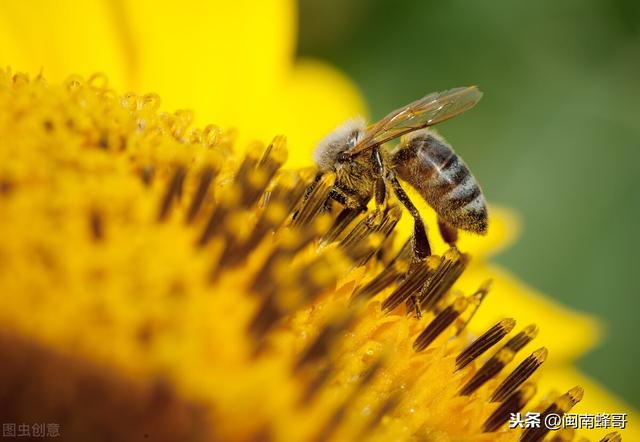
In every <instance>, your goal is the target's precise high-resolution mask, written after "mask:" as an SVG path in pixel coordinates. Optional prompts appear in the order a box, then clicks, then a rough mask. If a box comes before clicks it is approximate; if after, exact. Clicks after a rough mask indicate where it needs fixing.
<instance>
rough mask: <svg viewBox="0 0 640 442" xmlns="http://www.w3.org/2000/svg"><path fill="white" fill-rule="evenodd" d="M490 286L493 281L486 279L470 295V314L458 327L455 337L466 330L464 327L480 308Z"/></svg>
mask: <svg viewBox="0 0 640 442" xmlns="http://www.w3.org/2000/svg"><path fill="white" fill-rule="evenodd" d="M492 284H493V280H491V279H487V280H486V281H485V282H483V283H482V285H481V286H480V288H478V290H477V291H476V292H475V293H474V294H473V295H471V303H470V304H471V305H472V309H471V313H469V315H468V316H467V319H465V320H464V321H462V323H461V324H460V325H458V332H457V333H456V334H457V335H459V334H460V333H462V331H463V330H464V329H465V328H466V326H467V325H469V322H471V320H472V319H473V317H474V316H475V314H476V312H477V311H478V309H479V308H480V305H481V304H482V301H484V298H486V296H487V294H488V293H489V290H491V285H492Z"/></svg>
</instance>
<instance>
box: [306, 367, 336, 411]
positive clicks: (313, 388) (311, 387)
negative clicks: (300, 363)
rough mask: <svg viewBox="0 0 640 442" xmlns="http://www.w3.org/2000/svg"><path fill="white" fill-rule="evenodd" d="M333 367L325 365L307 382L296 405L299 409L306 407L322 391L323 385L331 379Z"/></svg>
mask: <svg viewBox="0 0 640 442" xmlns="http://www.w3.org/2000/svg"><path fill="white" fill-rule="evenodd" d="M334 371H335V367H334V366H333V364H330V363H328V364H326V365H325V366H324V367H323V368H322V369H321V370H320V371H318V372H317V373H316V375H315V376H314V377H313V379H311V381H309V382H307V384H306V388H305V389H304V392H303V393H302V395H301V396H300V399H299V400H298V405H299V406H301V407H304V406H308V405H310V404H311V402H312V401H313V399H314V397H315V396H316V394H317V393H318V392H319V391H320V390H321V389H322V387H323V386H324V385H325V383H326V382H327V381H328V380H329V379H330V378H331V375H332V374H333V373H334Z"/></svg>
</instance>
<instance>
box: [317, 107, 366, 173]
mask: <svg viewBox="0 0 640 442" xmlns="http://www.w3.org/2000/svg"><path fill="white" fill-rule="evenodd" d="M365 128H366V122H365V120H364V118H362V117H355V118H352V119H350V120H347V121H346V122H344V123H343V124H341V125H340V126H338V127H337V128H336V129H335V130H334V131H332V132H331V133H330V134H328V135H327V136H326V137H324V138H323V139H322V140H320V142H318V145H317V146H316V148H315V150H314V151H313V161H315V163H316V164H317V165H318V168H319V169H320V170H321V171H323V172H325V171H328V170H332V169H333V166H334V164H335V162H336V156H337V155H338V154H339V153H341V152H344V151H346V150H348V149H351V148H352V147H353V146H355V145H356V144H357V142H358V140H360V138H362V136H363V135H364V132H365Z"/></svg>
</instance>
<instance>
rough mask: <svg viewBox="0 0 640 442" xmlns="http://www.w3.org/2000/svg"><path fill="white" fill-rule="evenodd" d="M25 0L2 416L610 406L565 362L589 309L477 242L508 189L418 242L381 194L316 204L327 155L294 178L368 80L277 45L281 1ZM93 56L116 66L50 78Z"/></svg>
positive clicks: (181, 428)
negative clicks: (482, 215) (543, 292)
mask: <svg viewBox="0 0 640 442" xmlns="http://www.w3.org/2000/svg"><path fill="white" fill-rule="evenodd" d="M206 8H210V9H206ZM36 10H37V13H35V14H34V7H33V5H31V6H30V7H29V8H27V7H26V6H22V5H20V4H19V3H16V4H11V5H10V6H7V8H6V11H4V13H3V14H4V15H3V16H2V20H4V21H5V23H4V24H5V25H6V26H3V27H2V28H1V29H3V31H0V32H4V33H5V34H6V35H3V37H5V38H3V39H2V43H1V44H2V45H3V48H2V53H3V54H4V56H5V57H7V58H6V59H5V60H4V61H5V62H11V63H12V64H14V65H17V66H19V67H20V68H22V69H24V68H26V69H27V70H31V71H32V72H34V71H35V72H37V71H38V69H40V67H42V68H43V71H44V74H43V75H44V76H46V77H48V78H51V79H52V83H53V85H49V84H48V83H47V82H46V81H45V80H44V79H43V75H36V76H35V77H34V78H30V77H29V76H27V75H25V74H19V73H18V74H15V73H13V72H12V71H10V70H5V71H3V72H2V74H1V83H0V94H1V100H0V125H1V128H0V130H1V131H2V137H1V139H2V146H0V154H1V155H2V161H1V164H2V166H1V167H0V192H1V193H0V204H1V207H2V213H3V217H2V220H1V221H0V230H1V231H2V234H1V237H2V244H1V245H0V261H1V262H2V264H3V265H2V266H1V269H2V270H1V272H2V273H1V274H0V293H2V305H3V309H2V311H1V312H0V315H1V317H2V324H3V326H2V330H1V331H0V339H1V343H0V349H1V350H0V351H2V353H3V360H5V361H8V363H6V364H4V366H3V367H2V369H1V371H0V385H1V388H2V390H1V391H2V397H3V398H10V399H6V400H3V405H2V415H3V416H7V418H6V419H5V420H6V421H9V422H11V421H13V422H40V421H43V420H46V421H47V422H58V423H60V425H61V432H62V433H63V436H65V437H68V438H69V439H76V440H96V437H97V436H96V434H97V433H99V434H102V435H103V437H104V439H105V440H139V439H141V438H144V437H146V438H150V439H151V440H209V439H221V440H267V439H275V440H326V439H330V438H333V439H335V440H359V439H363V438H367V437H368V438H371V439H374V440H387V439H403V438H411V437H415V436H418V437H422V438H426V439H429V440H431V439H433V440H515V439H517V438H518V437H520V436H521V434H522V433H523V432H522V431H520V430H517V429H516V430H508V429H507V428H506V426H505V423H506V421H507V419H508V418H509V413H512V412H516V411H517V410H521V409H522V410H523V411H526V410H539V411H544V410H546V409H548V408H549V407H556V408H557V409H560V410H562V412H569V410H570V409H571V407H572V406H573V405H575V407H574V408H573V409H572V410H571V412H575V413H585V412H589V413H601V412H624V411H626V410H627V409H626V408H625V407H624V406H623V405H621V404H619V403H618V402H616V401H615V400H614V399H613V398H612V397H611V396H609V395H608V394H607V393H606V391H605V390H603V389H602V388H600V387H598V386H597V385H595V384H594V383H593V382H592V381H590V380H589V379H587V378H585V377H584V375H582V374H580V373H579V372H578V371H577V370H576V369H575V368H573V367H572V361H573V360H574V359H575V358H576V357H577V356H578V355H580V354H582V353H583V352H585V351H586V350H588V349H589V348H590V347H591V346H592V345H593V344H594V342H595V341H596V339H597V336H598V328H597V324H596V323H595V322H594V321H593V320H592V319H590V318H588V317H585V316H584V315H580V314H577V313H575V312H571V311H568V310H566V309H563V308H561V307H560V306H558V305H556V304H554V303H552V302H551V301H549V300H546V299H544V298H543V297H542V296H540V295H539V294H537V293H534V292H533V291H532V290H531V289H529V288H527V287H526V286H524V285H523V284H522V283H520V282H519V281H517V280H515V279H514V278H513V277H511V276H509V275H508V274H507V273H506V272H505V271H504V270H502V269H500V268H498V267H496V266H495V265H492V264H489V263H488V260H487V258H488V257H490V255H491V253H495V251H497V250H498V249H499V248H500V247H504V246H505V245H506V244H507V243H508V242H509V241H511V240H513V238H514V237H515V236H516V230H517V229H516V227H515V226H516V225H517V222H516V220H515V217H514V215H513V214H511V213H509V212H508V211H506V210H501V209H498V208H494V209H493V210H492V216H493V218H492V225H491V229H490V232H489V235H488V237H486V238H477V237H472V236H465V235H463V236H462V238H461V240H460V241H459V244H458V248H457V249H449V248H448V246H446V245H445V244H444V243H442V242H439V240H438V239H437V238H435V237H434V238H433V242H434V251H435V253H436V255H434V256H432V257H430V258H429V259H428V260H427V261H426V262H424V263H421V264H420V265H418V264H416V263H414V262H412V260H411V259H410V256H409V255H410V254H409V253H408V251H409V248H408V246H407V245H406V244H409V243H408V242H407V240H408V238H407V236H408V234H407V232H409V231H410V229H408V228H407V227H406V223H407V222H408V220H407V217H406V216H405V217H402V211H401V210H400V209H399V207H398V206H395V205H393V204H392V205H390V206H389V208H388V209H387V210H386V211H385V212H384V213H377V212H370V213H366V214H358V215H357V216H356V215H353V214H346V213H343V212H341V211H340V210H339V208H338V207H333V208H332V209H330V210H324V209H325V207H324V201H325V200H326V193H327V192H328V189H330V187H331V183H332V181H331V180H332V177H331V176H330V175H328V176H326V177H325V178H324V179H323V181H322V182H321V183H320V185H318V186H317V187H316V188H315V189H314V191H313V192H312V193H311V194H309V195H306V197H305V195H304V193H305V189H307V188H308V184H309V180H310V179H311V178H312V172H311V171H309V170H307V169H293V167H294V166H298V165H301V164H305V162H308V160H307V158H308V157H309V154H308V152H309V150H310V147H311V146H312V145H313V142H314V141H315V140H316V139H318V138H320V136H321V135H322V134H323V133H324V132H326V131H327V130H329V129H330V128H331V127H332V126H333V125H335V124H336V123H337V122H339V121H340V120H342V119H343V117H347V116H351V115H353V114H354V113H358V112H362V108H363V105H362V102H361V100H360V99H359V98H358V94H357V92H356V91H355V90H354V89H353V87H352V86H351V85H350V83H349V82H348V81H347V80H346V79H345V78H344V77H342V76H341V75H340V74H339V73H337V72H336V71H335V70H333V69H331V68H329V67H327V66H325V65H322V64H320V63H317V62H312V61H305V62H294V61H293V58H292V47H293V44H292V42H293V41H294V35H293V34H294V32H293V26H292V23H293V15H294V8H293V5H292V4H291V3H288V2H282V3H278V2H275V3H271V2H264V3H262V2H259V3H258V4H255V3H254V2H251V3H250V4H246V5H244V7H243V5H240V4H237V3H235V4H233V6H232V5H230V4H227V3H223V2H216V3H214V4H209V5H208V6H206V7H205V6H202V5H200V4H199V3H198V4H189V3H187V4H184V3H183V4H181V5H180V9H177V8H175V7H173V8H172V7H169V6H166V5H162V4H155V3H154V4H151V2H144V1H143V2H135V4H128V3H125V2H122V3H107V2H105V3H93V4H91V5H84V4H83V5H81V4H77V5H76V4H70V3H69V4H67V3H64V2H63V3H62V4H57V5H55V7H54V6H50V5H48V4H47V3H45V2H43V3H42V4H41V5H39V8H36ZM27 18H28V20H27ZM61 22H65V23H73V25H70V26H65V27H59V26H55V28H54V25H53V24H52V23H61ZM187 30H188V31H187ZM44 41H46V42H47V44H46V45H44V44H43V42H44ZM45 47H46V48H47V49H48V50H47V51H46V52H45V51H44V48H45ZM32 63H34V64H32ZM190 66H195V67H197V69H193V68H189V67H190ZM96 69H99V70H103V71H105V72H109V73H110V77H109V78H110V81H109V82H108V81H107V79H106V77H105V76H103V75H87V76H86V77H85V78H83V77H80V76H72V77H70V78H67V77H66V75H67V73H68V72H69V71H78V72H92V71H95V70H96ZM112 85H115V88H112ZM122 87H127V88H131V89H133V90H140V89H143V88H150V89H152V90H156V91H158V92H160V93H161V95H162V108H163V109H164V108H169V109H170V108H182V107H189V108H193V109H195V110H196V115H199V117H198V120H196V121H197V122H200V121H215V122H217V123H218V124H219V126H213V125H202V126H200V128H198V127H197V126H194V124H193V119H194V117H193V113H192V112H190V111H184V110H182V111H177V112H173V113H167V112H161V111H160V109H161V101H160V97H159V95H156V94H153V93H149V94H144V93H142V94H133V93H125V94H122V93H117V92H115V91H116V90H119V88H122ZM229 127H238V128H240V129H241V130H240V132H238V133H236V132H235V131H234V130H229V129H221V128H229ZM279 132H283V133H287V135H288V142H285V141H284V139H283V138H281V137H277V138H275V139H274V140H273V142H272V143H270V144H269V145H267V146H264V145H261V144H259V143H249V147H248V148H247V149H246V153H245V148H244V146H245V145H247V144H248V143H247V142H246V141H247V140H253V139H269V138H270V137H271V136H272V135H273V134H274V133H279ZM287 145H288V146H293V147H291V148H287V147H286V146H287ZM238 146H239V147H238ZM285 162H286V164H287V166H288V167H287V168H284V169H283V164H284V163H285ZM422 209H423V210H422V211H423V213H425V214H427V222H428V224H429V225H435V218H434V215H433V213H431V212H430V210H429V209H428V208H426V207H423V208H422ZM432 236H433V235H432ZM489 281H491V282H489ZM411 287H413V288H414V290H413V291H415V288H418V289H420V290H419V291H420V293H421V295H422V296H423V300H425V302H426V301H427V300H428V302H426V304H425V305H428V307H429V308H428V309H427V311H428V313H427V314H426V315H425V317H424V318H422V319H421V320H419V321H418V320H416V319H415V318H412V317H411V316H409V317H408V316H407V313H410V312H411V309H410V308H405V307H404V305H405V303H406V301H407V296H406V295H407V294H410V292H411V291H412V290H411ZM390 299H391V300H396V301H398V300H399V302H394V303H393V304H394V305H390V301H389V300H390ZM382 307H385V308H386V309H385V310H383V308H382ZM534 338H535V339H536V341H535V342H540V345H544V347H540V348H529V347H531V345H533V344H530V341H532V340H533V339H534ZM525 345H528V346H527V347H525ZM543 362H544V364H543ZM541 365H542V367H541V368H540V366H541ZM538 368H540V369H539V370H538ZM534 372H535V374H534ZM525 375H526V376H525ZM532 375H533V376H532ZM531 376H532V377H531ZM555 389H559V390H555ZM583 389H584V391H586V392H585V393H584V398H582V396H583ZM581 399H582V400H581ZM580 400H581V401H580ZM576 404H577V405H576ZM525 407H528V408H525ZM628 419H629V421H630V422H631V425H633V422H634V415H630V416H629V418H628ZM607 431H608V430H603V431H601V432H598V431H588V432H586V433H585V435H586V436H587V437H589V438H591V439H596V440H597V438H599V437H601V436H603V435H604V433H606V432H607ZM524 433H526V434H527V435H526V436H523V437H528V438H531V439H532V440H537V439H539V438H540V437H542V436H544V435H543V434H540V433H539V432H538V433H536V432H534V431H528V432H524ZM600 433H602V434H600ZM624 435H625V437H626V438H628V439H629V440H636V437H635V436H637V434H636V433H635V430H634V429H627V430H626V433H624ZM572 436H573V435H572V434H571V432H558V434H557V437H563V438H565V439H562V440H570V438H571V437H572Z"/></svg>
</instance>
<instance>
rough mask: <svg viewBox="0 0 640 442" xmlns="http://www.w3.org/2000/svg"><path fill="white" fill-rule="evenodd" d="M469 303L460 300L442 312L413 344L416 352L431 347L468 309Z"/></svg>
mask: <svg viewBox="0 0 640 442" xmlns="http://www.w3.org/2000/svg"><path fill="white" fill-rule="evenodd" d="M468 305H469V301H468V300H467V298H458V299H456V300H455V301H454V303H453V304H451V305H450V306H448V307H447V308H445V309H444V310H442V312H440V314H439V315H438V316H436V317H435V319H434V320H433V321H431V323H430V324H429V325H428V326H427V328H426V329H424V331H423V332H422V333H420V335H419V336H418V337H417V338H416V340H415V341H414V342H413V349H414V350H415V351H417V352H418V351H422V350H424V349H425V348H427V347H428V346H429V344H431V343H432V342H433V341H434V340H435V339H436V338H437V337H438V336H440V334H441V333H442V332H443V331H444V330H445V329H446V328H447V327H448V326H449V325H450V324H451V323H452V322H453V321H455V319H456V318H457V317H458V316H460V314H461V313H462V312H463V311H464V310H465V309H466V308H467V306H468Z"/></svg>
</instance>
